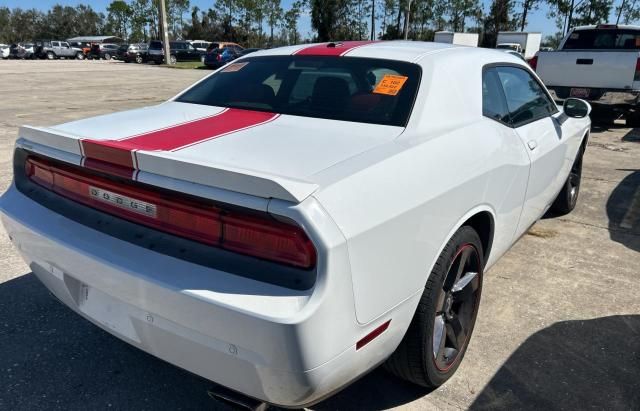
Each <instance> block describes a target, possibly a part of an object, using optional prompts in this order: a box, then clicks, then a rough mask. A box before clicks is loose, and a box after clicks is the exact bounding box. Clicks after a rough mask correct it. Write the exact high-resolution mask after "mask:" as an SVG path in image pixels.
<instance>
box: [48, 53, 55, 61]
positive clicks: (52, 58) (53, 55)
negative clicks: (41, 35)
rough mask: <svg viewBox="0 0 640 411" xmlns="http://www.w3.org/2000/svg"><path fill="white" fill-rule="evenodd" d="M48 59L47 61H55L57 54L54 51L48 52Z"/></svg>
mask: <svg viewBox="0 0 640 411" xmlns="http://www.w3.org/2000/svg"><path fill="white" fill-rule="evenodd" d="M46 57H47V60H54V59H55V58H56V54H55V53H54V52H53V51H47V54H46Z"/></svg>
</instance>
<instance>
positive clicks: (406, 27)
mask: <svg viewBox="0 0 640 411" xmlns="http://www.w3.org/2000/svg"><path fill="white" fill-rule="evenodd" d="M410 17H411V0H407V14H406V15H405V16H404V39H405V40H407V39H408V38H409V18H410Z"/></svg>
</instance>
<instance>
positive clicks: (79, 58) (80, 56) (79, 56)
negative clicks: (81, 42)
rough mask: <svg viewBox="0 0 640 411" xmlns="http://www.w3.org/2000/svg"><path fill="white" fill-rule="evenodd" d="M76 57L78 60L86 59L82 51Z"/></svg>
mask: <svg viewBox="0 0 640 411" xmlns="http://www.w3.org/2000/svg"><path fill="white" fill-rule="evenodd" d="M76 59H77V60H84V53H82V52H81V51H79V52H77V53H76Z"/></svg>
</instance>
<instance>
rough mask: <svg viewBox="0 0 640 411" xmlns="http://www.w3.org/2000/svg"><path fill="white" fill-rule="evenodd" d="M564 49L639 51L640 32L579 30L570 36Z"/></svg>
mask: <svg viewBox="0 0 640 411" xmlns="http://www.w3.org/2000/svg"><path fill="white" fill-rule="evenodd" d="M563 49H575V50H591V49H593V50H599V49H619V50H639V49H640V31H639V30H624V29H620V30H618V29H591V30H577V31H574V32H573V33H571V34H570V35H569V38H568V39H567V41H566V42H565V43H564V46H563Z"/></svg>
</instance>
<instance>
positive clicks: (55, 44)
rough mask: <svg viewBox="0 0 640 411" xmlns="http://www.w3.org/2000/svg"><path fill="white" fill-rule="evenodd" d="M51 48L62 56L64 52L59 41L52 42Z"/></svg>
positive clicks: (57, 54)
mask: <svg viewBox="0 0 640 411" xmlns="http://www.w3.org/2000/svg"><path fill="white" fill-rule="evenodd" d="M51 50H52V51H53V52H54V53H55V54H56V56H58V57H61V56H62V54H61V52H62V50H61V48H60V42H59V41H52V42H51Z"/></svg>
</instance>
